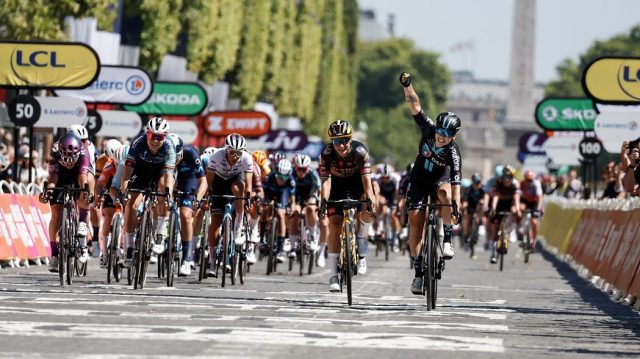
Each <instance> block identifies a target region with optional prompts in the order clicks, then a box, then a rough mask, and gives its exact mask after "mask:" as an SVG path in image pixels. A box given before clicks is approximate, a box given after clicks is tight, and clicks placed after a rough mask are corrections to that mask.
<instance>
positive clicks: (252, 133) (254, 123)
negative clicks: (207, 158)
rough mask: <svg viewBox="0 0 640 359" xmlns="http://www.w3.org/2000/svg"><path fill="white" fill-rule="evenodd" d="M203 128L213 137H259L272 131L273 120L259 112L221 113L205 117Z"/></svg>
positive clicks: (213, 113)
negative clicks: (235, 135)
mask: <svg viewBox="0 0 640 359" xmlns="http://www.w3.org/2000/svg"><path fill="white" fill-rule="evenodd" d="M203 126H204V130H205V131H206V132H207V133H208V134H209V135H211V136H226V135H230V134H232V133H238V134H240V135H242V136H245V137H259V136H262V135H265V134H267V133H268V132H269V130H271V118H270V117H269V115H267V114H266V113H264V112H257V111H220V112H212V113H210V114H208V115H207V116H205V117H204V120H203Z"/></svg>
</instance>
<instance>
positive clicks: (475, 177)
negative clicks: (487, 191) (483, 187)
mask: <svg viewBox="0 0 640 359" xmlns="http://www.w3.org/2000/svg"><path fill="white" fill-rule="evenodd" d="M471 182H473V183H474V184H475V183H481V182H482V176H481V175H480V174H479V173H474V174H473V176H471Z"/></svg>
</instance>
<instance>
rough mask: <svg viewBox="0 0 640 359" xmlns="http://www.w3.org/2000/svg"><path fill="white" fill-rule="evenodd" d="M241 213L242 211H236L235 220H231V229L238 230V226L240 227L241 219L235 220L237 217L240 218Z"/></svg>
mask: <svg viewBox="0 0 640 359" xmlns="http://www.w3.org/2000/svg"><path fill="white" fill-rule="evenodd" d="M242 213H244V212H240V213H238V212H236V220H235V221H233V222H234V223H233V229H234V230H235V231H236V232H238V230H240V227H242V220H237V219H238V218H242Z"/></svg>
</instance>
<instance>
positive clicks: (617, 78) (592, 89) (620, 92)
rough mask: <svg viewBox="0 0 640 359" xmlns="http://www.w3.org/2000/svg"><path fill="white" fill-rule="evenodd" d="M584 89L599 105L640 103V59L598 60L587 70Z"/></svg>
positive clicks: (583, 76)
mask: <svg viewBox="0 0 640 359" xmlns="http://www.w3.org/2000/svg"><path fill="white" fill-rule="evenodd" d="M582 87H583V88H584V91H585V93H586V94H587V95H589V97H591V98H593V99H594V100H595V101H596V102H599V103H620V104H623V103H637V102H640V58H633V57H601V58H598V59H596V60H594V61H593V62H591V63H590V64H589V65H587V67H586V68H585V70H584V73H583V75H582Z"/></svg>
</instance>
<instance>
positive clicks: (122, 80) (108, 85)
mask: <svg viewBox="0 0 640 359" xmlns="http://www.w3.org/2000/svg"><path fill="white" fill-rule="evenodd" d="M152 89H153V82H152V81H151V77H149V74H147V73H146V72H145V71H144V70H142V69H140V68H137V67H129V66H102V68H101V69H100V73H99V74H98V78H97V79H96V80H95V81H94V82H93V83H92V84H91V85H90V86H89V87H85V88H84V89H81V90H55V91H54V92H55V93H56V95H58V96H61V97H74V98H77V99H80V100H82V101H84V102H90V103H111V104H120V105H125V104H126V105H139V104H141V103H143V102H145V101H147V99H149V96H151V90H152Z"/></svg>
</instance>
